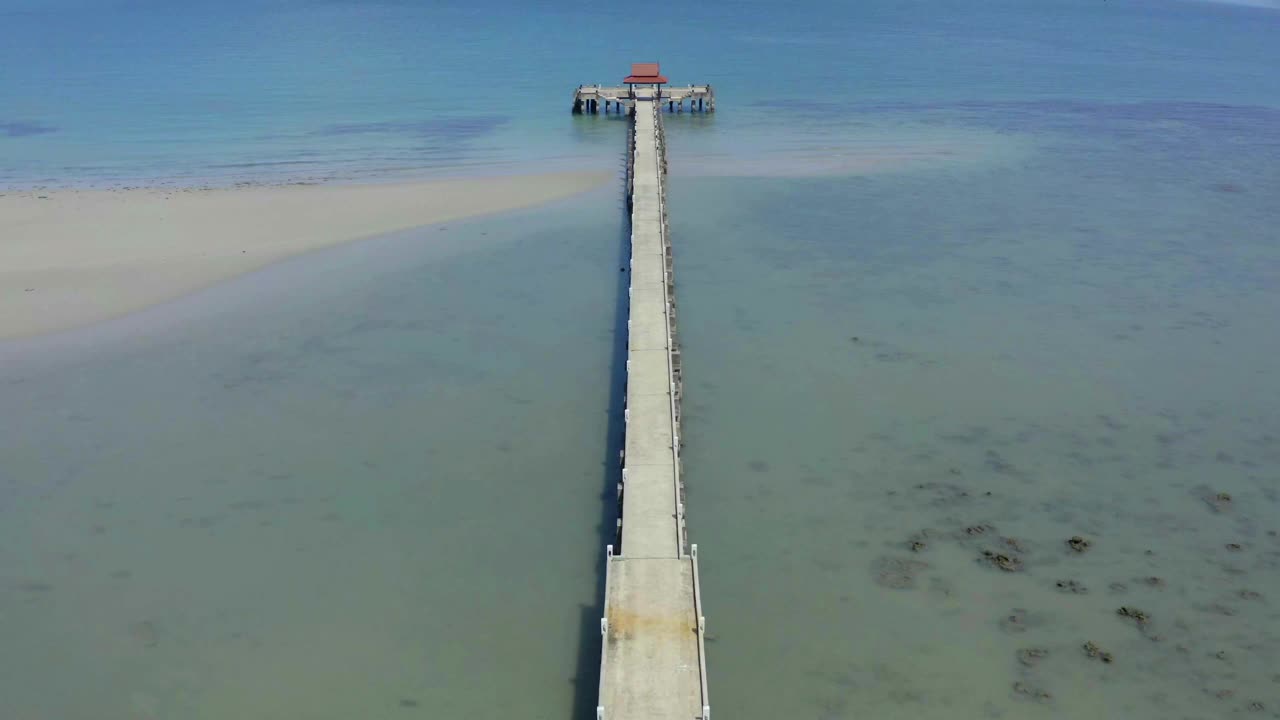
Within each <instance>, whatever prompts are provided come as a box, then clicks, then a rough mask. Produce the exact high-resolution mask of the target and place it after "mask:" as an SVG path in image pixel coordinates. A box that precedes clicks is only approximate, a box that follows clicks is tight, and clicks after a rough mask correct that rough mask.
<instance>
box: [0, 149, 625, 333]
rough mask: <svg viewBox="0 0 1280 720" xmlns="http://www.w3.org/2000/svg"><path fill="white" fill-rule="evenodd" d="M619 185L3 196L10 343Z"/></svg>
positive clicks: (497, 181)
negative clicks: (362, 246)
mask: <svg viewBox="0 0 1280 720" xmlns="http://www.w3.org/2000/svg"><path fill="white" fill-rule="evenodd" d="M612 179H613V175H612V174H611V173H554V174H543V175H525V176H509V177H492V178H463V179H453V180H435V181H424V182H414V183H398V184H371V185H284V186H261V187H237V188H226V189H191V190H179V189H166V188H151V189H131V190H49V191H43V190H41V191H29V190H24V191H0V339H4V338H14V337H23V336H31V335H40V334H45V333H50V332H55V331H58V330H67V329H71V328H75V327H80V326H85V325H89V324H92V323H95V322H99V321H102V320H106V319H109V318H113V317H118V316H121V315H125V314H127V313H130V312H133V311H135V310H140V309H142V308H145V307H148V306H150V305H154V304H157V303H160V302H163V301H166V300H170V299H173V298H176V297H180V296H182V295H185V294H187V293H190V292H193V291H195V290H199V289H201V288H204V287H207V286H209V285H212V284H214V283H216V282H218V281H220V280H224V279H226V278H229V277H233V276H235V275H240V274H242V273H245V272H248V271H250V270H254V269H257V268H260V267H262V266H264V265H267V264H269V263H272V262H276V261H278V260H282V259H284V258H287V257H290V256H292V255H298V254H300V253H304V252H307V251H310V250H315V249H319V248H323V247H328V246H331V245H336V244H338V243H342V242H347V241H351V240H358V239H361V238H368V237H371V236H374V235H380V234H383V233H388V232H394V231H397V230H405V229H408V228H412V227H417V226H420V225H430V224H434V223H440V222H448V221H453V220H459V219H462V218H467V217H474V216H478V215H484V214H488V213H494V212H501V211H504V210H513V209H517V208H523V207H531V206H534V205H538V204H541V203H544V202H549V201H551V200H556V199H560V198H565V197H568V196H571V195H574V194H577V193H581V192H584V191H587V190H591V189H594V188H597V187H601V186H603V185H604V184H606V183H608V182H609V181H610V180H612Z"/></svg>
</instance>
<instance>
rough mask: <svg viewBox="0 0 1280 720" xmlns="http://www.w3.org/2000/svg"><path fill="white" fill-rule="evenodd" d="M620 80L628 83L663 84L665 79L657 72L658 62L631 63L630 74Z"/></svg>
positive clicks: (665, 81)
mask: <svg viewBox="0 0 1280 720" xmlns="http://www.w3.org/2000/svg"><path fill="white" fill-rule="evenodd" d="M622 82H624V83H627V84H628V85H665V84H666V83H667V79H666V78H665V77H663V76H662V75H661V74H660V73H659V72H658V63H631V74H630V75H628V76H626V77H625V78H623V80H622Z"/></svg>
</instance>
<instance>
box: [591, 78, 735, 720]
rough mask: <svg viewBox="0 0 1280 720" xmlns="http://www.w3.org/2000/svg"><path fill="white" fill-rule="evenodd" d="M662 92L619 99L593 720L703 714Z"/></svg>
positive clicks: (706, 719)
mask: <svg viewBox="0 0 1280 720" xmlns="http://www.w3.org/2000/svg"><path fill="white" fill-rule="evenodd" d="M615 101H616V100H614V99H610V102H615ZM667 101H668V96H667V92H666V91H663V93H662V95H661V96H657V90H656V89H643V88H636V89H635V91H634V92H633V93H629V94H628V97H627V105H629V106H630V109H631V112H632V120H631V128H630V131H629V132H628V144H629V146H630V147H629V148H628V160H627V170H628V171H627V187H628V193H629V197H628V205H629V207H630V210H631V267H630V273H631V275H630V280H631V283H630V307H629V319H628V321H627V332H628V338H627V391H626V411H625V412H626V438H625V443H624V451H623V452H624V454H623V469H622V478H623V480H622V484H621V486H620V488H619V492H620V497H621V505H622V518H621V535H620V547H617V548H615V547H614V546H612V545H611V546H609V547H608V548H607V549H606V553H605V554H606V560H605V562H606V581H605V601H604V617H603V618H601V621H600V630H601V634H602V636H603V647H602V651H601V658H600V695H599V702H598V704H597V707H596V717H597V718H599V719H602V720H667V719H668V718H669V719H670V720H692V719H693V718H702V720H710V712H711V708H710V700H709V699H708V697H707V673H706V645H705V638H704V635H705V631H706V622H705V619H704V616H703V611H702V596H701V590H700V588H699V580H698V551H697V546H696V545H690V544H689V543H688V538H687V536H686V533H685V513H684V485H683V483H682V481H681V475H680V471H681V467H680V399H681V381H680V353H679V349H678V345H677V341H676V336H675V329H676V322H675V291H674V284H673V270H674V266H673V262H672V254H671V245H670V241H669V236H668V232H667V215H666V192H665V175H666V149H665V143H664V141H663V133H662V115H661V105H660V103H665V102H667Z"/></svg>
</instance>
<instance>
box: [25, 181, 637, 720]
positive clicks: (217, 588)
mask: <svg viewBox="0 0 1280 720" xmlns="http://www.w3.org/2000/svg"><path fill="white" fill-rule="evenodd" d="M620 229H621V211H620V204H619V202H618V197H617V192H616V191H611V192H609V193H603V194H602V193H596V194H592V195H589V196H585V197H583V198H581V199H578V200H575V201H572V202H570V203H567V204H562V205H559V206H556V207H553V208H548V209H544V210H540V211H534V212H528V213H521V214H517V215H511V216H506V217H501V218H493V219H486V220H480V221H475V222H472V223H467V224H463V225H459V226H449V227H447V228H434V227H433V228H425V229H423V230H420V231H414V232H409V233H404V234H401V235H399V236H395V237H391V238H386V239H380V240H374V241H369V242H363V243H359V244H356V245H353V246H349V247H345V248H341V249H339V250H336V251H333V252H325V253H319V254H316V255H312V256H309V257H306V258H302V259H299V260H296V261H292V262H290V263H286V264H284V265H280V266H276V267H273V268H270V269H268V270H265V271H263V272H260V273H257V274H255V275H252V276H249V277H247V278H244V279H242V280H238V281H235V282H233V283H232V284H230V285H227V286H223V287H221V288H218V289H216V290H214V291H211V292H209V293H206V294H205V295H204V296H202V297H199V298H194V299H191V300H187V301H185V302H180V303H178V304H177V305H176V306H173V307H169V308H161V309H160V310H157V311H153V312H151V313H149V315H148V316H147V317H144V318H142V319H139V318H137V317H135V318H131V319H128V320H126V321H123V322H121V323H117V324H116V326H115V327H111V326H107V327H105V328H102V329H100V330H98V331H96V332H97V335H96V337H95V338H94V340H93V344H92V347H90V348H84V347H71V348H54V349H52V350H46V349H41V348H40V347H38V346H37V347H36V348H34V349H29V350H27V351H26V352H23V353H21V354H18V353H15V352H13V351H12V350H11V351H10V352H9V353H8V354H7V355H5V356H4V363H3V366H4V370H3V371H2V372H0V378H2V379H0V387H2V390H0V392H2V393H3V395H2V396H0V397H2V401H0V402H2V404H3V407H4V413H3V414H2V415H0V437H2V438H3V445H2V446H0V454H2V456H3V458H4V463H3V473H2V475H0V513H2V516H3V523H0V619H2V620H0V621H2V622H3V628H4V632H3V634H4V637H5V642H4V649H3V651H0V688H2V691H0V697H3V700H2V701H0V706H2V708H3V712H2V713H0V714H3V715H4V716H5V717H15V718H17V717H21V718H59V719H60V720H77V719H81V718H83V719H85V720H89V719H92V720H114V719H116V718H130V719H131V720H132V719H136V718H226V717H261V718H267V717H310V718H342V717H356V716H358V717H366V718H384V717H385V718H393V717H394V718H399V717H440V716H445V715H447V716H454V717H460V716H467V717H494V718H497V717H511V716H512V715H513V714H518V715H520V716H521V717H556V718H560V717H565V716H566V715H568V714H569V713H570V710H571V708H573V707H574V705H575V702H576V703H579V704H580V703H581V702H583V701H582V700H581V698H582V697H585V696H583V695H582V694H581V693H579V692H578V688H579V687H580V686H581V687H582V688H584V689H585V690H586V691H588V692H587V694H588V695H589V696H590V699H589V701H590V702H592V703H593V702H594V692H595V686H594V678H589V679H588V680H586V681H585V682H586V684H585V685H583V684H582V683H581V682H580V681H579V679H578V677H577V675H578V674H579V673H581V672H583V671H584V670H588V671H589V670H591V668H592V667H593V664H589V665H587V666H586V667H585V668H579V667H578V665H579V662H580V660H581V658H585V657H588V656H589V655H590V653H583V652H581V651H580V647H579V646H580V643H582V642H584V641H585V642H588V643H591V642H595V641H596V639H597V638H598V630H597V628H598V622H599V621H598V611H596V610H595V609H594V608H595V605H596V604H597V597H598V595H599V592H598V588H597V578H596V575H597V572H598V571H599V570H600V569H601V567H602V566H601V565H600V562H599V560H600V558H601V556H602V553H603V550H602V548H603V542H602V541H601V540H600V538H601V537H602V535H601V532H602V530H601V527H600V523H602V522H603V519H604V518H605V517H610V519H611V518H612V513H613V512H614V511H613V510H612V508H611V506H610V505H609V504H607V503H606V502H605V500H604V499H603V498H604V497H606V496H604V495H603V491H604V489H605V487H606V485H605V481H606V470H612V468H613V466H614V464H613V463H607V464H606V462H605V460H606V457H612V454H613V451H612V449H611V447H613V446H609V445H607V432H606V431H607V429H608V416H607V411H608V409H609V403H610V396H611V390H612V388H613V387H614V386H615V380H616V376H615V374H614V372H613V371H614V366H613V363H612V358H613V353H614V346H615V343H614V337H615V336H614V332H615V327H616V317H615V310H616V307H617V303H616V300H617V297H618V276H619V273H618V271H617V267H616V263H617V262H618V256H619V253H620V248H621V241H620V234H619V231H620ZM192 306H194V309H193V308H192ZM174 322H178V323H180V327H179V328H177V329H172V328H169V329H167V331H165V330H166V327H167V326H169V325H171V324H172V323H174ZM584 628H585V630H584ZM584 632H585V633H586V635H585V636H584V635H583V633H584ZM595 662H597V663H598V655H597V659H596V661H595Z"/></svg>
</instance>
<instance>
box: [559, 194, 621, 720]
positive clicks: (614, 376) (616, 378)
mask: <svg viewBox="0 0 1280 720" xmlns="http://www.w3.org/2000/svg"><path fill="white" fill-rule="evenodd" d="M619 189H620V190H621V186H620V188H619ZM625 207H626V205H625V202H623V203H621V208H620V210H621V212H620V213H619V216H620V217H619V223H618V229H617V234H616V238H617V244H618V258H617V260H618V262H617V267H618V269H619V270H618V272H617V278H618V281H617V286H616V291H615V293H614V320H613V344H612V347H611V350H610V353H609V401H608V408H607V413H606V417H605V423H604V432H605V443H604V457H603V458H602V460H601V463H600V470H601V476H602V477H601V485H600V517H599V521H598V522H597V523H596V548H597V550H598V555H597V557H596V560H595V568H596V582H595V595H594V596H593V597H594V598H595V602H594V603H593V604H591V605H583V606H582V607H581V610H580V622H579V625H580V627H579V632H578V662H577V666H576V667H575V669H574V674H573V678H574V679H573V686H574V690H573V714H572V716H571V717H572V718H573V719H574V720H592V719H593V718H595V716H596V715H595V711H596V704H597V702H598V698H599V690H600V653H601V638H600V618H602V617H604V586H605V567H604V552H605V546H606V545H610V544H612V545H613V546H614V547H615V548H618V547H620V538H619V537H618V523H617V521H618V518H620V517H621V510H622V508H621V506H620V505H619V504H618V484H619V483H620V482H622V467H621V463H619V456H620V454H621V452H622V448H623V443H624V440H625V427H626V426H625V423H624V421H623V410H624V409H625V405H626V397H627V317H628V310H629V298H628V293H627V289H628V288H629V287H630V285H631V271H630V262H631V222H630V218H628V217H627V216H626V211H625Z"/></svg>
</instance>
